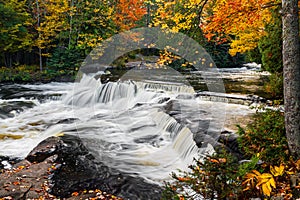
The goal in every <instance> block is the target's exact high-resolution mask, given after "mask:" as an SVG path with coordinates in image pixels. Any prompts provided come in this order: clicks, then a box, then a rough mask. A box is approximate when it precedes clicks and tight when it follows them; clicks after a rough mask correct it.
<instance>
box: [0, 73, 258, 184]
mask: <svg viewBox="0 0 300 200" xmlns="http://www.w3.org/2000/svg"><path fill="white" fill-rule="evenodd" d="M175 79H176V78H175ZM252 112H253V111H251V110H249V109H248V106H245V105H238V104H228V103H227V102H226V101H225V102H224V101H223V102H216V101H212V100H207V99H206V100H204V99H203V97H201V96H199V95H196V92H195V91H194V89H193V87H192V86H190V85H188V84H183V83H176V81H166V80H164V81H151V80H145V79H144V78H143V79H141V80H135V81H133V80H129V79H126V80H122V81H116V82H107V83H101V81H100V80H99V79H96V78H95V77H94V76H92V75H83V76H82V78H81V80H80V82H76V83H48V84H40V85H18V84H14V85H0V155H2V156H11V157H20V158H23V157H25V156H26V155H27V154H28V153H29V152H30V151H31V150H32V148H33V147H35V146H36V145H37V144H38V143H39V142H40V141H42V140H44V139H46V138H47V137H49V136H53V135H61V134H73V135H78V136H79V137H80V138H81V139H82V141H83V142H84V144H85V145H86V147H87V148H88V149H89V150H90V151H91V152H92V153H93V155H94V156H95V157H96V158H97V159H99V160H101V161H104V162H105V163H106V164H107V165H108V166H109V167H112V168H117V169H119V170H121V171H124V172H126V173H130V174H132V175H133V176H140V177H143V178H145V179H146V180H149V181H152V182H156V183H162V181H163V180H168V179H169V178H170V176H169V175H170V173H171V172H172V171H175V170H177V169H182V170H186V169H187V166H188V165H189V164H191V163H192V162H193V158H199V156H201V155H204V154H207V153H211V152H213V148H212V144H211V143H213V142H214V141H216V140H217V138H218V136H219V134H220V132H221V131H222V130H224V129H225V127H226V119H225V118H230V117H231V118H232V117H234V116H236V115H240V116H241V115H248V114H250V113H252ZM199 135H200V136H201V135H203V136H207V135H208V136H209V138H210V140H206V141H205V139H204V141H203V142H206V144H205V145H203V146H202V147H200V148H199V147H198V146H197V145H196V143H195V141H194V137H196V136H199ZM203 138H206V137H203Z"/></svg>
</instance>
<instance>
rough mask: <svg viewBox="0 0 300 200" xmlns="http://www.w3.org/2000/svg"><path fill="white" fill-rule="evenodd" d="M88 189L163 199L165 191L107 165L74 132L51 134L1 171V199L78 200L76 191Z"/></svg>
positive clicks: (136, 197)
mask: <svg viewBox="0 0 300 200" xmlns="http://www.w3.org/2000/svg"><path fill="white" fill-rule="evenodd" d="M84 190H85V191H89V190H93V191H98V190H99V191H106V192H107V194H109V193H110V194H114V195H116V196H120V197H122V198H124V199H160V198H161V192H162V189H161V187H160V186H158V185H156V184H151V183H148V182H146V181H145V180H144V179H142V178H140V177H134V176H132V175H130V174H126V173H121V172H120V171H118V170H117V169H111V168H109V167H107V166H106V165H105V163H104V162H102V161H101V160H97V159H95V157H94V156H93V155H92V154H91V153H90V152H89V151H88V149H87V148H86V147H85V146H84V144H83V143H82V141H81V139H80V138H79V137H77V136H71V135H65V136H62V137H49V138H48V139H46V140H44V141H42V142H41V143H40V144H39V145H37V147H35V148H34V149H33V150H32V151H31V152H30V153H29V154H28V156H27V157H26V159H24V160H22V161H20V162H19V163H17V164H16V165H14V168H13V169H12V170H9V171H8V170H7V171H5V172H4V173H2V174H0V198H2V197H3V198H4V197H12V198H13V199H28V198H30V199H36V198H39V196H43V197H45V198H46V197H49V196H52V197H58V198H71V199H76V198H74V197H72V196H73V194H74V193H75V194H76V193H77V191H84ZM82 195H83V196H84V195H86V194H82ZM101 195H102V194H101ZM94 196H95V195H94ZM104 196H105V195H104Z"/></svg>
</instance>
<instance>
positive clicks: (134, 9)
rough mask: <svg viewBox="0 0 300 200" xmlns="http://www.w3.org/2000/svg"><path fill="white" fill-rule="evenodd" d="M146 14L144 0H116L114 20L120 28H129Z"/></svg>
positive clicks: (122, 29)
mask: <svg viewBox="0 0 300 200" xmlns="http://www.w3.org/2000/svg"><path fill="white" fill-rule="evenodd" d="M145 14H146V8H145V6H144V1H141V0H118V1H117V5H116V8H115V16H114V22H115V23H116V25H117V27H118V28H119V29H120V30H121V31H124V30H129V29H131V28H133V27H135V26H136V22H137V21H139V20H140V19H141V18H142V17H143V16H144V15H145Z"/></svg>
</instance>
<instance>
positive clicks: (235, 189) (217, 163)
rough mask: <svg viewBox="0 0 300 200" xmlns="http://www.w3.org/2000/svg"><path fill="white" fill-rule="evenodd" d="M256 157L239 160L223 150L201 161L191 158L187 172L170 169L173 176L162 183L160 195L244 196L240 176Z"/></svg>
mask: <svg viewBox="0 0 300 200" xmlns="http://www.w3.org/2000/svg"><path fill="white" fill-rule="evenodd" d="M257 161H258V158H257V157H253V158H252V159H251V161H250V162H245V163H243V164H240V163H239V162H238V160H237V159H236V158H235V157H234V156H232V155H231V154H229V153H227V152H226V151H225V150H224V151H221V152H220V153H216V154H214V155H212V156H207V157H205V158H204V160H203V161H199V160H197V161H195V162H196V164H194V165H191V166H190V167H189V168H190V169H191V170H190V171H189V172H180V173H179V175H177V174H175V173H172V177H173V178H174V179H175V181H174V182H172V183H166V187H165V190H164V192H163V198H162V199H197V198H205V199H216V198H217V199H224V198H227V199H245V198H246V196H245V195H249V193H243V187H242V178H243V177H244V175H245V174H246V173H247V172H249V171H250V170H253V169H254V168H255V166H256V163H257Z"/></svg>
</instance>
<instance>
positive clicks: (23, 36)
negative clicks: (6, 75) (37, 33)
mask: <svg viewBox="0 0 300 200" xmlns="http://www.w3.org/2000/svg"><path fill="white" fill-rule="evenodd" d="M0 13H1V15H0V26H1V30H0V33H1V34H0V52H1V54H2V56H3V58H4V63H5V65H6V66H7V67H11V66H12V64H13V63H12V54H14V53H16V52H18V51H20V50H25V49H28V50H29V49H30V48H31V45H32V39H33V38H32V35H30V34H29V32H28V27H29V26H30V25H31V21H30V16H29V14H28V13H27V11H26V6H25V1H17V0H7V1H2V0H1V1H0Z"/></svg>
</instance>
